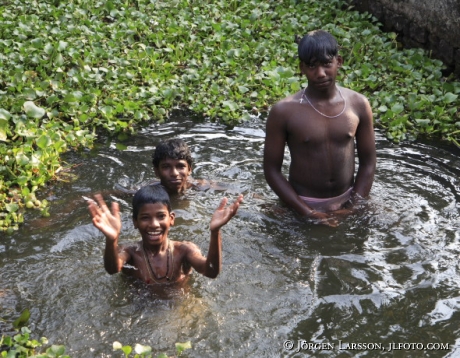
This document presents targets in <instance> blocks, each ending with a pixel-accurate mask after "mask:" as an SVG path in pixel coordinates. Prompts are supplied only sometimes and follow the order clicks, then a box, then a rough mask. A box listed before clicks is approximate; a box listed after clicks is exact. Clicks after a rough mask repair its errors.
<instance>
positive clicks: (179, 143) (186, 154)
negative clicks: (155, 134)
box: [152, 138, 192, 168]
mask: <svg viewBox="0 0 460 358" xmlns="http://www.w3.org/2000/svg"><path fill="white" fill-rule="evenodd" d="M166 158H171V159H179V160H180V159H184V160H186V161H187V163H188V165H189V167H190V168H191V167H192V153H190V149H189V148H188V146H187V143H185V142H184V141H183V140H182V139H178V138H173V139H169V140H166V141H164V142H161V143H160V144H158V145H157V147H156V148H155V152H154V153H153V155H152V164H153V166H154V167H155V168H158V167H159V165H160V161H161V160H163V159H166Z"/></svg>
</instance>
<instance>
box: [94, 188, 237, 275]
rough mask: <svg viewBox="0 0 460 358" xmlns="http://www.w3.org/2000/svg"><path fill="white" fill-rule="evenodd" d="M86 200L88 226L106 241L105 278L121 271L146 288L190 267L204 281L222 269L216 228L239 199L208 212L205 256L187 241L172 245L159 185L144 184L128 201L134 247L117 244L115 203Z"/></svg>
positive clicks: (165, 198)
mask: <svg viewBox="0 0 460 358" xmlns="http://www.w3.org/2000/svg"><path fill="white" fill-rule="evenodd" d="M95 198H96V201H89V202H88V208H89V211H90V213H91V216H92V219H93V224H94V226H95V227H97V228H98V229H99V230H100V231H101V232H102V233H103V234H104V235H105V238H106V244H105V252H104V267H105V269H106V271H107V272H108V273H109V274H114V273H117V272H120V271H123V272H124V273H126V274H127V275H129V276H133V277H136V278H139V279H141V280H143V281H144V282H146V283H148V284H153V283H170V282H171V283H172V282H181V281H183V280H184V279H185V278H186V277H187V276H188V275H189V274H190V271H191V269H192V268H194V269H195V270H196V271H197V272H199V273H201V274H202V275H204V276H206V277H211V278H215V277H217V275H218V274H219V272H220V270H221V265H222V238H221V233H220V228H221V227H222V226H224V225H225V224H226V223H228V222H229V221H230V219H231V218H233V216H235V214H236V212H237V210H238V207H239V206H240V204H241V202H242V200H243V196H242V195H240V196H239V197H238V198H237V199H236V201H235V202H234V203H233V204H231V205H228V206H227V198H224V199H222V201H221V203H220V205H219V207H218V208H217V209H216V211H215V212H214V214H213V216H212V218H211V223H210V230H211V239H210V244H209V250H208V255H207V257H204V256H203V255H202V254H201V251H200V249H199V248H198V247H197V246H196V245H195V244H193V243H191V242H189V241H172V240H170V239H169V237H168V233H169V229H170V227H171V226H173V225H174V218H175V214H174V212H173V211H171V204H170V200H169V196H168V194H167V192H166V191H165V189H164V188H163V187H162V186H161V185H149V186H145V187H143V188H141V189H139V190H138V191H137V192H136V194H135V195H134V198H133V223H134V226H135V228H137V229H138V230H139V233H140V235H141V237H142V240H141V241H139V242H138V243H137V244H136V245H131V246H119V245H118V238H119V235H120V231H121V219H120V212H119V206H118V203H116V202H113V203H112V205H111V210H109V208H108V207H107V205H106V203H105V202H104V200H103V199H102V197H101V196H100V195H96V196H95Z"/></svg>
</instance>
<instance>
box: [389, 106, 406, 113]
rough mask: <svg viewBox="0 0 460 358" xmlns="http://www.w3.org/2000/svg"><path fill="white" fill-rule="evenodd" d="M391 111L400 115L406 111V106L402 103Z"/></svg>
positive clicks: (392, 107)
mask: <svg viewBox="0 0 460 358" xmlns="http://www.w3.org/2000/svg"><path fill="white" fill-rule="evenodd" d="M391 111H392V112H393V113H394V114H399V113H401V112H402V111H404V106H403V105H402V104H401V103H395V104H394V105H393V106H391Z"/></svg>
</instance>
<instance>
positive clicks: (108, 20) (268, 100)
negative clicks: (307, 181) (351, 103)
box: [0, 0, 460, 232]
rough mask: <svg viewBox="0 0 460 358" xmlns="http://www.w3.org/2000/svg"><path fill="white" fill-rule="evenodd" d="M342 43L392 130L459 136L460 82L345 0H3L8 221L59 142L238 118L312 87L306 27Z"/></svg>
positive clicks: (52, 165) (1, 195) (85, 142)
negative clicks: (179, 115)
mask: <svg viewBox="0 0 460 358" xmlns="http://www.w3.org/2000/svg"><path fill="white" fill-rule="evenodd" d="M318 28H322V29H325V30H328V31H329V32H331V33H332V34H334V35H335V36H336V37H337V39H338V41H339V43H340V44H341V45H342V50H341V52H342V55H343V56H344V59H345V63H344V66H343V71H342V77H341V78H339V82H342V84H343V85H344V86H347V87H350V88H352V89H354V90H357V91H360V92H362V93H364V94H365V95H367V96H368V97H369V99H370V101H371V104H372V107H373V109H374V114H375V123H376V126H377V127H380V128H383V129H385V132H386V134H387V136H388V138H390V139H391V140H393V141H395V142H398V141H404V140H413V139H415V138H417V137H418V136H420V135H423V136H436V137H437V138H441V139H443V140H447V141H450V142H452V143H454V144H456V145H459V141H460V114H459V107H460V100H459V98H458V96H459V93H460V83H459V82H456V81H454V80H453V79H452V78H443V77H442V74H441V69H442V63H441V62H440V61H437V60H433V59H431V58H430V57H429V56H428V55H427V53H425V52H424V51H422V50H414V49H411V50H400V49H399V46H398V43H397V42H396V36H395V34H391V33H390V34H386V33H383V32H381V30H380V28H379V25H378V23H377V22H376V21H375V19H374V18H372V16H370V15H368V14H359V13H358V12H356V11H353V9H352V8H350V7H349V6H348V5H347V2H346V1H343V0H330V1H307V0H305V1H300V0H298V1H296V0H290V1H274V0H271V1H267V0H265V1H260V0H259V1H255V0H249V1H236V0H219V1H197V0H196V1H194V0H168V1H147V0H123V1H122V0H107V1H89V0H74V1H59V0H56V1H49V2H39V1H25V0H10V1H7V2H3V3H2V5H0V35H1V36H0V231H7V232H12V231H13V230H16V229H17V228H18V225H19V224H20V223H21V222H22V221H23V220H24V217H23V215H24V210H25V209H26V208H30V209H36V210H40V211H41V212H42V213H43V215H47V208H48V203H47V202H46V200H41V201H40V200H38V199H37V197H36V195H37V190H38V189H39V188H40V187H41V186H43V185H44V184H45V183H47V182H49V181H50V180H53V179H56V178H58V177H59V170H60V169H61V168H62V163H61V161H60V159H59V157H60V154H62V153H63V152H65V151H67V150H71V149H78V148H83V147H91V146H92V144H93V141H94V139H95V138H96V135H97V133H98V130H104V131H105V132H106V133H110V134H113V135H119V136H126V135H128V134H131V133H133V132H134V131H135V128H136V126H138V125H140V124H142V123H143V122H146V121H152V120H153V121H159V122H161V121H164V120H165V119H167V118H168V116H169V114H170V113H171V111H172V110H173V109H176V108H186V109H188V110H191V111H193V112H195V113H197V114H198V115H200V116H202V117H203V118H205V119H209V120H215V121H221V122H224V123H227V124H230V125H231V124H235V123H237V122H239V121H244V120H247V119H248V118H250V117H251V116H252V115H259V114H266V113H267V111H268V109H269V106H270V105H271V104H273V103H274V102H275V101H277V100H278V99H280V98H282V97H285V96H286V95H288V94H290V93H292V92H295V91H297V90H299V89H300V88H301V87H302V86H305V84H306V83H305V79H303V78H300V76H299V74H298V72H299V71H298V60H297V57H296V45H295V43H294V35H295V34H305V33H306V32H308V31H310V30H314V29H318Z"/></svg>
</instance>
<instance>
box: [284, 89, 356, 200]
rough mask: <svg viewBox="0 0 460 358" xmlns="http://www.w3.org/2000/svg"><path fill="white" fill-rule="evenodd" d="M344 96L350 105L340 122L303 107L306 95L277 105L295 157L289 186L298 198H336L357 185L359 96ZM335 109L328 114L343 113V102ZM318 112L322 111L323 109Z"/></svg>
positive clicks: (293, 157) (346, 93)
mask: <svg viewBox="0 0 460 358" xmlns="http://www.w3.org/2000/svg"><path fill="white" fill-rule="evenodd" d="M342 92H343V96H344V97H345V99H346V101H347V105H346V108H345V111H344V113H343V114H341V115H340V116H338V117H337V118H327V117H324V116H322V115H320V114H319V113H317V112H316V111H315V110H314V109H312V108H311V106H310V105H308V104H307V103H305V102H303V103H301V102H300V98H301V96H302V91H301V92H298V93H296V94H294V95H292V96H290V97H287V98H286V99H284V100H282V101H280V102H279V103H278V104H277V106H280V107H282V108H280V111H282V112H283V113H284V116H283V118H278V120H281V121H284V123H283V125H284V129H285V136H286V143H287V145H288V147H289V150H290V153H291V163H290V168H289V182H290V184H291V185H292V187H293V189H294V190H295V191H296V193H297V194H298V195H301V196H307V197H314V198H329V197H335V196H338V195H341V194H343V193H344V192H345V191H347V190H348V189H349V188H350V187H351V186H352V185H353V178H354V170H355V144H354V137H355V134H356V130H357V128H358V124H359V117H358V114H357V113H356V111H355V109H354V108H355V107H356V102H359V95H358V94H357V93H356V92H353V91H350V90H347V89H344V88H342ZM332 107H334V108H329V109H328V108H326V109H324V111H325V112H326V111H329V112H331V113H339V112H340V111H341V109H342V108H343V101H342V102H341V103H337V106H335V105H333V106H332ZM358 107H359V106H358ZM317 109H318V110H320V111H321V107H320V106H319V105H318V108H317ZM323 113H324V112H323ZM326 113H327V112H326Z"/></svg>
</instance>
